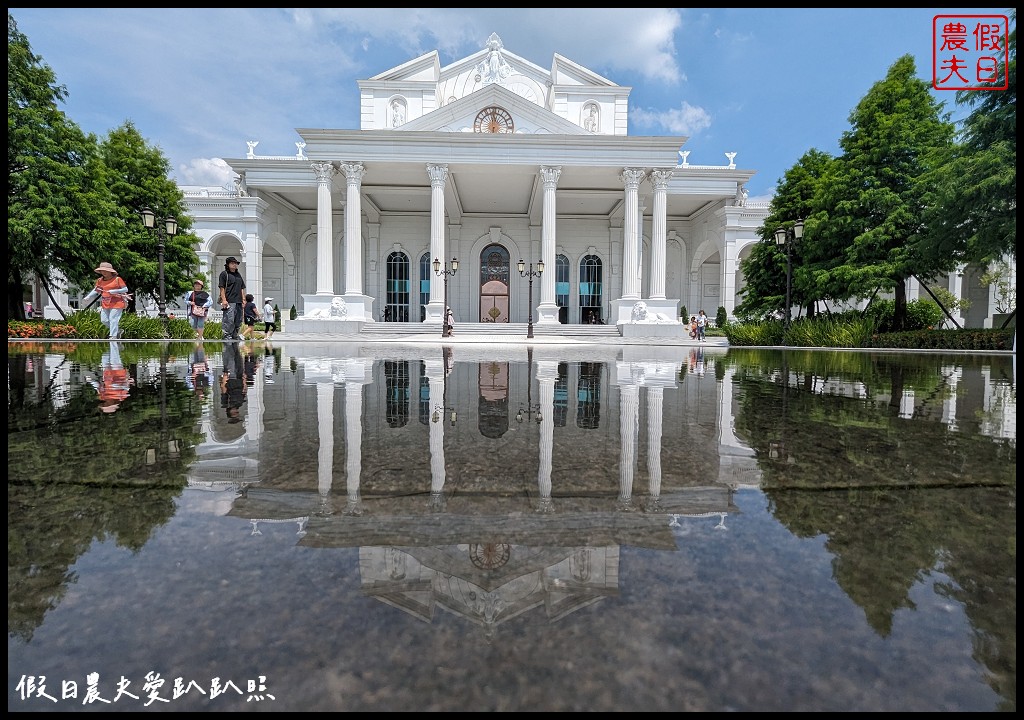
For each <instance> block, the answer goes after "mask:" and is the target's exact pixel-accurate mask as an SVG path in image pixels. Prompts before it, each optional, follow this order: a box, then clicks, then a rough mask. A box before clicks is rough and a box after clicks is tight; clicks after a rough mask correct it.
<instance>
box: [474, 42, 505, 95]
mask: <svg viewBox="0 0 1024 720" xmlns="http://www.w3.org/2000/svg"><path fill="white" fill-rule="evenodd" d="M502 47H503V45H502V42H501V38H500V37H498V33H491V36H490V37H489V38H487V49H488V50H490V52H489V53H488V55H487V59H486V60H481V61H480V63H479V64H478V65H477V66H476V80H477V82H482V83H483V84H484V85H490V84H491V83H496V82H501V81H502V80H504V79H505V78H507V77H508V76H509V75H511V74H512V66H511V65H509V64H508V63H507V62H506V61H505V58H503V57H502V56H501V49H502Z"/></svg>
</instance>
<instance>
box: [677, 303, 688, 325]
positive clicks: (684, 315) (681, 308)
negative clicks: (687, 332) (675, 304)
mask: <svg viewBox="0 0 1024 720" xmlns="http://www.w3.org/2000/svg"><path fill="white" fill-rule="evenodd" d="M679 319H680V320H682V321H683V322H686V321H688V320H689V319H690V316H689V315H688V314H687V312H686V306H685V305H680V306H679Z"/></svg>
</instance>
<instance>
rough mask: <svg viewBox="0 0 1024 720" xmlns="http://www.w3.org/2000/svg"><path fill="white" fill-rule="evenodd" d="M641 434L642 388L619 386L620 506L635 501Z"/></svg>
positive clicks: (625, 506)
mask: <svg viewBox="0 0 1024 720" xmlns="http://www.w3.org/2000/svg"><path fill="white" fill-rule="evenodd" d="M639 434H640V388H639V387H638V386H637V385H620V386H619V442H620V444H621V445H622V449H621V454H620V456H619V457H620V459H619V506H620V507H622V508H628V507H629V506H630V505H631V504H632V501H633V473H634V471H635V468H636V441H637V436H638V435H639Z"/></svg>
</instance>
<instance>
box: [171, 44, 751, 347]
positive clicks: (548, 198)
mask: <svg viewBox="0 0 1024 720" xmlns="http://www.w3.org/2000/svg"><path fill="white" fill-rule="evenodd" d="M359 88H360V91H361V92H360V95H361V123H360V124H361V126H360V129H358V130H332V129H319V128H299V129H297V133H298V135H299V136H300V137H301V141H300V142H297V143H296V153H295V155H293V156H289V157H267V156H260V155H258V154H256V148H257V146H258V144H259V141H258V140H252V141H250V142H249V143H248V145H249V150H248V152H247V154H246V156H245V157H239V158H226V161H227V162H228V164H229V165H230V166H231V168H232V169H233V170H234V171H235V172H236V173H237V174H238V180H237V183H236V189H235V190H233V191H228V190H224V189H208V188H192V187H189V188H183V190H184V192H185V199H186V202H187V206H188V211H189V213H190V215H192V217H193V218H194V225H193V231H194V232H195V233H196V234H198V235H199V236H200V237H201V238H202V244H201V247H200V248H199V255H200V258H201V260H202V262H203V265H204V271H205V272H206V273H207V274H208V275H209V276H211V277H215V276H216V273H218V272H219V271H220V269H221V268H222V267H223V264H224V260H225V258H227V257H228V256H231V255H234V256H236V257H238V258H239V260H241V270H242V273H243V275H244V276H245V278H246V283H247V285H248V288H249V291H250V292H252V293H253V294H254V295H255V296H256V297H263V296H266V295H269V296H272V297H273V298H274V299H275V302H277V304H278V305H279V306H280V307H281V309H282V310H283V311H287V310H288V309H289V308H290V307H291V306H292V305H294V306H295V307H296V310H297V312H298V313H299V315H300V316H304V317H306V318H308V317H310V315H311V314H312V313H314V312H315V311H319V312H316V313H315V314H317V315H319V314H320V313H321V312H323V313H327V312H329V308H330V306H331V303H332V301H334V303H335V306H337V305H338V301H337V300H335V297H341V298H342V299H343V300H344V309H345V318H346V320H348V321H350V322H357V323H361V322H373V321H380V320H383V319H388V320H392V321H398V322H412V323H416V322H421V321H426V322H435V323H440V322H441V318H442V313H443V307H444V302H445V282H444V280H445V276H444V275H439V274H437V273H435V272H434V269H433V267H432V263H433V260H434V259H435V258H436V259H439V260H441V261H442V263H443V264H444V268H448V267H449V265H450V263H451V261H452V260H453V259H457V260H458V270H457V272H456V273H455V274H454V275H450V276H448V283H447V285H448V287H447V292H448V304H449V305H450V306H451V307H452V308H453V310H454V313H455V319H456V321H457V322H458V323H467V322H469V323H472V322H498V323H502V322H525V321H526V320H527V318H528V313H529V311H528V307H527V306H528V290H529V284H528V283H529V280H528V278H526V277H523V276H521V275H520V273H519V272H518V271H517V268H516V265H517V263H518V261H520V260H522V261H523V262H524V263H525V264H526V268H527V269H528V270H529V269H530V265H531V264H532V265H533V269H534V270H536V269H537V268H538V267H539V264H540V263H541V262H543V263H544V271H543V274H541V275H540V276H535V277H534V288H533V300H534V307H533V317H534V319H535V321H536V322H537V323H538V324H557V323H583V322H588V321H589V320H590V319H591V317H593V318H594V319H595V320H598V321H603V322H607V323H610V324H617V325H619V326H620V328H622V329H623V332H628V331H629V330H630V328H629V326H630V325H632V324H633V321H634V319H635V318H634V317H633V311H634V306H635V305H636V304H637V303H638V302H640V301H643V302H644V303H645V304H646V306H647V309H648V312H649V318H650V319H651V320H655V321H658V320H660V321H661V322H656V323H655V324H658V325H664V327H661V328H659V333H658V334H673V333H681V332H682V329H681V327H680V326H678V325H677V324H676V323H675V321H677V320H678V311H679V308H680V305H685V306H686V307H687V309H688V311H689V312H691V313H696V311H697V310H698V309H701V308H703V309H704V310H705V311H706V312H707V313H708V315H710V316H711V317H714V315H715V313H716V311H717V308H718V307H719V306H724V307H725V308H726V310H727V311H728V312H729V313H730V314H731V313H732V311H733V308H734V306H735V304H736V302H737V298H736V288H737V285H738V283H739V282H740V278H739V277H738V269H737V262H738V258H739V256H740V251H741V250H742V248H743V247H745V246H748V245H751V244H753V243H755V242H757V240H758V238H757V235H756V231H757V228H758V227H759V226H760V225H761V224H762V222H763V219H764V217H765V215H766V214H767V211H768V208H767V205H763V206H758V207H748V206H746V203H745V197H746V192H745V189H744V183H745V182H746V181H747V180H749V179H750V177H751V176H752V175H753V174H754V171H752V170H743V169H740V168H738V167H737V166H736V165H735V163H734V162H733V160H734V158H735V156H736V153H735V152H729V153H726V152H724V151H726V150H730V148H723V159H724V160H725V161H726V162H725V163H723V164H722V165H718V166H698V165H690V164H688V163H687V162H686V155H687V153H685V152H684V151H682V150H681V148H682V147H683V145H684V143H685V142H686V138H685V137H647V136H645V137H641V136H630V135H629V134H628V132H627V131H628V127H627V111H628V99H629V93H630V88H628V87H622V86H619V85H616V84H615V83H613V82H611V81H610V80H608V79H606V78H604V77H601V76H600V75H597V74H596V73H594V72H592V71H590V70H588V69H586V68H584V67H581V66H579V65H577V64H576V63H574V62H572V61H571V60H569V59H567V58H564V57H562V56H561V55H558V54H556V55H555V56H554V58H553V59H552V61H551V65H550V68H549V69H544V68H542V67H540V66H538V65H535V64H534V63H533V62H531V61H529V60H527V59H525V58H522V57H519V56H517V55H515V54H513V53H511V52H509V51H508V50H507V49H505V48H504V46H503V45H502V42H501V39H500V38H499V37H498V36H497V35H496V34H492V35H491V37H490V38H489V39H488V41H487V43H486V47H484V49H482V50H480V51H479V52H478V53H476V54H474V55H471V56H469V57H467V58H465V59H463V60H460V61H458V62H455V63H452V64H451V65H448V66H446V67H441V65H440V62H439V59H438V53H437V52H436V51H433V52H429V53H427V54H425V55H423V56H421V57H418V58H415V59H413V60H410V61H409V62H406V63H404V64H403V65H400V66H398V67H396V68H392V69H391V70H388V71H386V72H383V73H381V74H379V75H377V76H375V77H373V78H370V79H368V80H362V81H360V82H359ZM666 319H671V320H672V321H673V322H672V323H671V324H669V323H666V322H664V321H665V320H666ZM290 327H293V326H290ZM633 327H634V330H635V325H634V326H633ZM645 334H650V327H649V326H648V327H647V332H646V333H645Z"/></svg>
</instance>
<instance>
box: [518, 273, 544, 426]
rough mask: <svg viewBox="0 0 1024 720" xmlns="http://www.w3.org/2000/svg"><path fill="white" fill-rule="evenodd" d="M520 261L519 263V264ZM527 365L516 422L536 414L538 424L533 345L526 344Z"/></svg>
mask: <svg viewBox="0 0 1024 720" xmlns="http://www.w3.org/2000/svg"><path fill="white" fill-rule="evenodd" d="M521 264H522V263H520V265H521ZM526 357H527V366H526V405H525V406H524V405H523V404H522V403H519V412H517V413H516V422H517V423H520V424H521V423H522V422H523V416H524V415H525V416H526V417H527V418H528V417H529V416H530V415H534V414H535V415H536V420H537V424H538V425H540V424H541V422H543V420H544V417H543V416H542V415H541V414H540V403H534V402H533V345H528V346H527V348H526Z"/></svg>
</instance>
